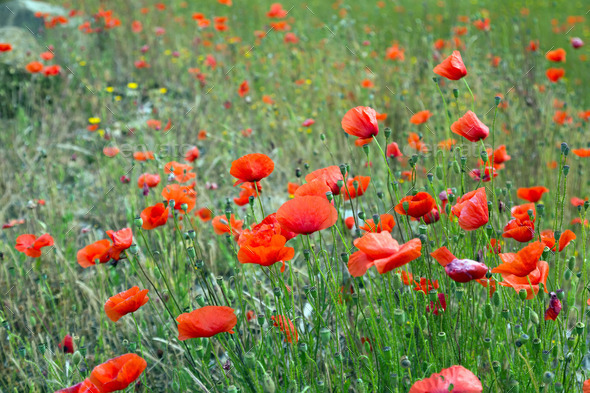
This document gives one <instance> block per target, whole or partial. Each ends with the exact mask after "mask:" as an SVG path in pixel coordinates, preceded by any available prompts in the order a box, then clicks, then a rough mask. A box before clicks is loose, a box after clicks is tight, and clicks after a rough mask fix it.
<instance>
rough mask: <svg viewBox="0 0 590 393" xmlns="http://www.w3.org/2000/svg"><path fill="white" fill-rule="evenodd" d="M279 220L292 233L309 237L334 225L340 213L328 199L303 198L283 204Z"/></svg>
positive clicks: (278, 214)
mask: <svg viewBox="0 0 590 393" xmlns="http://www.w3.org/2000/svg"><path fill="white" fill-rule="evenodd" d="M277 220H278V221H279V223H280V224H281V226H282V227H283V228H285V229H286V230H288V231H290V232H294V233H297V234H304V235H309V234H311V233H314V232H317V231H321V230H322V229H326V228H330V227H331V226H332V225H334V224H335V223H336V221H338V211H337V210H336V208H335V207H334V206H333V205H332V204H331V203H330V202H328V200H327V199H326V198H322V197H319V196H311V195H309V196H302V197H297V198H294V199H291V200H289V201H287V202H285V203H283V205H282V206H281V207H279V209H278V210H277Z"/></svg>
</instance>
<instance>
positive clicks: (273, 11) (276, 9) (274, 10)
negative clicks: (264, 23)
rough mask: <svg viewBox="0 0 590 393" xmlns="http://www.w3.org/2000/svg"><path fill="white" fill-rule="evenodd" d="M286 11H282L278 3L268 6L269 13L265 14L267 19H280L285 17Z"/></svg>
mask: <svg viewBox="0 0 590 393" xmlns="http://www.w3.org/2000/svg"><path fill="white" fill-rule="evenodd" d="M287 13H288V11H287V10H284V9H283V6H282V5H281V4H280V3H274V4H272V5H271V6H270V11H268V12H267V13H266V16H268V17H269V18H276V19H282V18H284V17H286V16H287Z"/></svg>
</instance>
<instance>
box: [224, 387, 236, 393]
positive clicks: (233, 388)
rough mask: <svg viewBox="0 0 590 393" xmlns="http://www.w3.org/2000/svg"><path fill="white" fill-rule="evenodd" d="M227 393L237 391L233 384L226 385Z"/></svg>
mask: <svg viewBox="0 0 590 393" xmlns="http://www.w3.org/2000/svg"><path fill="white" fill-rule="evenodd" d="M227 393H238V389H237V388H236V387H235V386H234V385H230V386H228V387H227Z"/></svg>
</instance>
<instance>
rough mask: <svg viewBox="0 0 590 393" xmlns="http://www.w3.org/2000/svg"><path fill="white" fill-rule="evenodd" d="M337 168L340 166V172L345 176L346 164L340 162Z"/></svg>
mask: <svg viewBox="0 0 590 393" xmlns="http://www.w3.org/2000/svg"><path fill="white" fill-rule="evenodd" d="M339 168H340V173H341V174H342V176H343V177H344V176H346V172H348V171H347V170H346V165H344V164H340V166H339Z"/></svg>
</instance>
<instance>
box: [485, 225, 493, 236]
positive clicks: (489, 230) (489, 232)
mask: <svg viewBox="0 0 590 393" xmlns="http://www.w3.org/2000/svg"><path fill="white" fill-rule="evenodd" d="M493 231H494V228H493V227H492V226H491V225H489V224H488V225H486V234H487V235H488V237H492V233H493Z"/></svg>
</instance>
